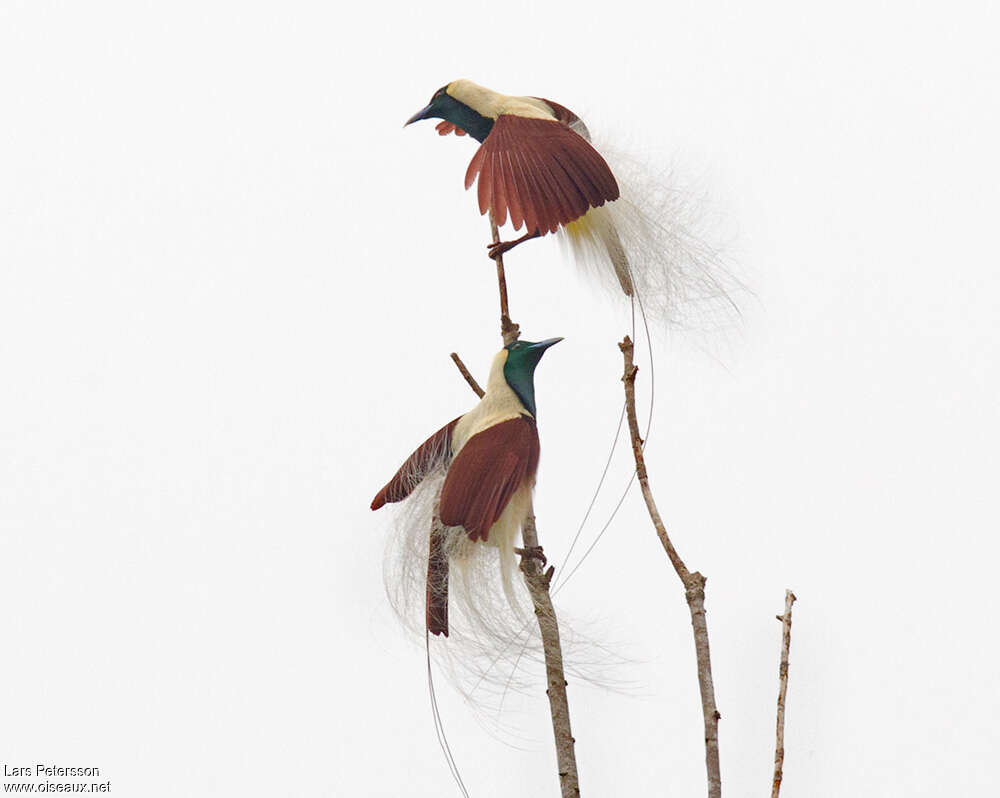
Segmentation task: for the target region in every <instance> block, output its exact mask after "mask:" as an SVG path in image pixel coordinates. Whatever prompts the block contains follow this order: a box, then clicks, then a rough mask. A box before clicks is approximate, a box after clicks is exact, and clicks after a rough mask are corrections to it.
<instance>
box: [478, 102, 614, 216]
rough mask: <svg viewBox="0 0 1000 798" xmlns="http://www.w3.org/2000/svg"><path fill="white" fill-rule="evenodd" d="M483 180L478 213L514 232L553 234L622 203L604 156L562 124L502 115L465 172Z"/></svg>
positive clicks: (480, 182)
mask: <svg viewBox="0 0 1000 798" xmlns="http://www.w3.org/2000/svg"><path fill="white" fill-rule="evenodd" d="M477 175H478V177H479V189H478V192H479V211H480V213H486V212H487V211H492V212H493V218H494V219H495V220H496V223H497V224H498V225H502V224H503V223H504V222H506V221H507V215H508V213H509V214H510V221H511V224H512V225H513V226H514V229H515V230H520V229H521V225H522V224H524V225H526V226H527V232H529V233H532V232H539V233H554V232H555V231H556V229H557V228H558V227H559V225H563V224H569V223H570V222H572V221H573V220H574V219H579V218H580V217H581V216H583V215H584V214H585V213H586V212H587V211H588V210H589V209H590V208H598V207H600V206H601V205H603V204H604V203H605V202H610V201H611V200H616V199H618V196H619V193H618V183H617V182H616V181H615V176H614V175H613V174H611V170H610V169H609V168H608V164H607V163H606V162H605V160H604V158H602V157H601V155H600V153H598V152H597V150H595V149H594V148H593V147H591V146H590V144H588V143H587V141H586V140H585V139H584V138H583V137H582V136H580V135H579V134H577V133H574V132H573V131H572V130H570V129H569V128H568V127H567V126H566V125H565V124H564V123H563V122H559V121H556V120H550V119H529V118H527V117H523V116H515V115H513V114H501V115H500V116H499V117H498V118H497V121H496V122H495V123H494V125H493V129H492V130H491V131H490V134H489V135H488V136H487V137H486V139H485V140H484V141H483V143H482V144H481V145H479V149H478V150H477V151H476V154H475V156H473V158H472V162H471V163H470V164H469V168H468V170H467V171H466V173H465V187H466V188H469V187H470V186H471V185H472V184H473V182H475V180H476V177H477Z"/></svg>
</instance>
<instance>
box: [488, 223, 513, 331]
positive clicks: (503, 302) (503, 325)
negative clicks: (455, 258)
mask: <svg viewBox="0 0 1000 798" xmlns="http://www.w3.org/2000/svg"><path fill="white" fill-rule="evenodd" d="M490 232H491V233H492V234H493V243H494V244H499V243H500V230H499V229H497V223H496V221H495V220H494V219H493V211H490ZM493 259H494V260H495V261H496V264H497V284H498V285H499V287H500V335H502V336H503V345H504V346H507V344H509V343H511V341H516V340H517V338H518V336H519V335H520V332H519V331H520V328H519V327H518V326H517V325H516V324H514V322H512V321H511V320H510V309H509V308H508V306H507V275H506V274H505V273H504V270H503V253H500V252H498V253H497V254H496V256H495V257H494V258H493Z"/></svg>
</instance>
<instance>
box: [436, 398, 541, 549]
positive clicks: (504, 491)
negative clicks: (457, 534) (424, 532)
mask: <svg viewBox="0 0 1000 798" xmlns="http://www.w3.org/2000/svg"><path fill="white" fill-rule="evenodd" d="M538 454H539V448H538V430H537V428H536V427H535V422H534V421H533V420H532V419H530V418H528V417H527V416H521V417H520V418H514V419H511V420H510V421H502V422H500V423H499V424H496V425H494V426H492V427H490V428H489V429H485V430H483V431H482V432H479V433H477V434H475V435H473V436H472V437H471V438H469V440H468V442H467V443H466V444H465V446H463V447H462V449H461V451H460V452H459V453H458V454H457V455H456V456H455V459H454V461H452V464H451V466H450V467H449V469H448V475H447V476H446V477H445V480H444V488H443V489H442V490H441V522H442V523H443V524H445V525H447V526H461V527H464V528H465V531H466V532H468V533H469V537H470V538H472V540H476V539H477V538H481V539H482V540H486V538H487V536H488V535H489V531H490V527H492V526H493V524H495V523H496V521H497V519H498V518H499V517H500V515H501V514H502V513H503V511H504V508H505V507H506V506H507V502H509V501H510V499H511V497H512V496H513V495H514V492H515V491H516V490H517V489H518V488H519V487H520V486H521V485H522V484H523V483H525V482H528V481H530V480H533V479H534V478H535V472H536V471H537V470H538Z"/></svg>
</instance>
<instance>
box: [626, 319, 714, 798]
mask: <svg viewBox="0 0 1000 798" xmlns="http://www.w3.org/2000/svg"><path fill="white" fill-rule="evenodd" d="M618 347H619V349H621V351H622V355H623V357H624V360H625V373H624V375H623V376H622V382H623V383H624V384H625V407H626V411H627V415H628V428H629V432H630V433H631V435H632V454H633V456H634V457H635V472H636V477H637V479H638V480H639V487H640V489H641V490H642V497H643V499H645V500H646V508H647V509H648V510H649V517H650V518H651V519H652V521H653V526H654V527H655V528H656V535H657V537H659V539H660V543H661V544H663V548H664V550H665V551H666V552H667V557H669V558H670V562H671V564H672V565H673V566H674V570H675V571H676V572H677V576H678V577H679V578H680V580H681V583H682V584H683V585H684V597H685V598H686V599H687V605H688V610H689V611H690V613H691V627H692V630H693V631H694V649H695V656H696V658H697V663H698V687H699V688H700V689H701V711H702V717H703V719H704V723H705V767H706V769H707V771H708V796H709V798H721V796H722V773H721V770H720V768H719V719H720V718H721V717H722V716H721V715H720V714H719V711H718V709H717V708H716V705H715V687H714V685H713V683H712V659H711V656H710V654H709V648H708V624H707V622H706V619H705V581H706V580H705V577H704V576H702V575H701V574H700V573H698V572H697V571H695V572H694V573H692V572H691V571H689V570H688V569H687V566H686V565H685V564H684V561H683V560H682V559H681V557H680V555H679V554H678V553H677V549H675V548H674V544H673V543H671V541H670V536H669V535H668V534H667V529H666V527H665V526H664V524H663V519H662V518H661V517H660V512H659V510H658V509H657V508H656V501H655V500H654V499H653V492H652V490H651V489H650V487H649V474H648V473H647V471H646V460H645V458H644V457H643V453H642V446H643V441H642V438H641V437H640V436H639V420H638V417H637V415H636V409H635V375H636V373H637V372H638V371H639V368H638V367H637V366H636V365H635V364H634V363H633V360H632V358H633V354H634V348H633V345H632V339H631V338H629V337H628V336H627V335H626V336H625V339H624V340H623V341H622V342H621V343H620V344H618Z"/></svg>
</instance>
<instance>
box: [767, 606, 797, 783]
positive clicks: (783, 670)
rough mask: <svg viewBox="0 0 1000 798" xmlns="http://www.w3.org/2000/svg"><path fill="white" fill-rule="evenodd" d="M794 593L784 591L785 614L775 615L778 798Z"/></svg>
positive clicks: (775, 757) (775, 765) (775, 755)
mask: <svg viewBox="0 0 1000 798" xmlns="http://www.w3.org/2000/svg"><path fill="white" fill-rule="evenodd" d="M794 603H795V594H794V593H793V592H792V591H791V590H786V591H785V614H784V615H775V616H774V617H775V618H777V619H778V620H779V621H781V664H780V665H779V666H778V723H777V727H778V728H777V731H776V733H775V744H774V779H773V780H772V782H771V798H778V793H779V792H780V790H781V777H782V768H784V765H785V696H786V695H787V694H788V651H789V649H790V648H791V646H792V605H793V604H794Z"/></svg>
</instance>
